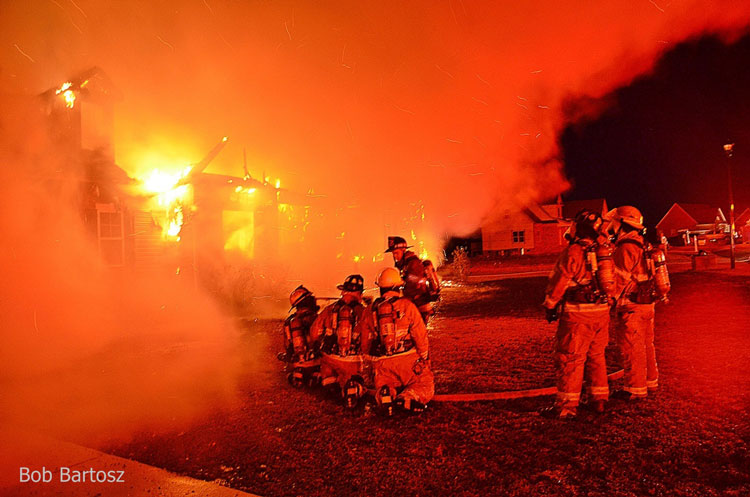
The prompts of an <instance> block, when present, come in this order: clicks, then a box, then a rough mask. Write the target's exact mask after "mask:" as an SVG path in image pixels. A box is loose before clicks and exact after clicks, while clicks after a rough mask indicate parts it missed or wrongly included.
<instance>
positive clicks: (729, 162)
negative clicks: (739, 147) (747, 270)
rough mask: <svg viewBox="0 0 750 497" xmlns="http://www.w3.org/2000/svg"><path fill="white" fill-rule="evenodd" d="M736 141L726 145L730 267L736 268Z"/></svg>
mask: <svg viewBox="0 0 750 497" xmlns="http://www.w3.org/2000/svg"><path fill="white" fill-rule="evenodd" d="M733 152H734V143H727V144H726V145H724V153H726V154H727V181H728V182H729V267H730V268H732V269H734V191H733V190H732V153H733Z"/></svg>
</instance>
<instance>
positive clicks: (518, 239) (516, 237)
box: [513, 230, 526, 243]
mask: <svg viewBox="0 0 750 497" xmlns="http://www.w3.org/2000/svg"><path fill="white" fill-rule="evenodd" d="M525 241H526V231H525V230H521V231H514V232H513V243H524V242H525Z"/></svg>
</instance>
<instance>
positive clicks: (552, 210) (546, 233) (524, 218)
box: [481, 199, 570, 255]
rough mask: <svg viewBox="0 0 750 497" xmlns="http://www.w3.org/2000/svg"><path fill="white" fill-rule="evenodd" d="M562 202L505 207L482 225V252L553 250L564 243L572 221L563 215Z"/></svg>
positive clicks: (506, 253)
mask: <svg viewBox="0 0 750 497" xmlns="http://www.w3.org/2000/svg"><path fill="white" fill-rule="evenodd" d="M562 212H563V206H562V203H561V202H560V201H559V199H558V203H557V204H550V205H544V206H540V205H537V204H530V205H528V206H526V207H524V208H523V209H519V210H515V211H514V210H511V209H506V210H504V211H502V212H500V213H496V214H495V216H494V217H491V218H490V219H489V220H488V221H487V222H485V223H484V224H483V225H482V228H481V234H482V252H483V253H484V254H491V255H510V254H521V255H523V254H526V253H529V254H550V253H556V252H559V251H560V250H561V249H562V247H563V246H564V245H565V243H566V241H565V237H564V235H565V232H566V231H567V230H568V228H570V221H569V220H566V219H564V218H563V217H562Z"/></svg>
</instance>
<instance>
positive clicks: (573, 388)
mask: <svg viewBox="0 0 750 497" xmlns="http://www.w3.org/2000/svg"><path fill="white" fill-rule="evenodd" d="M601 225H602V218H601V216H600V215H599V214H597V213H595V212H590V211H586V210H584V211H581V212H579V213H578V215H577V216H576V218H575V221H574V222H573V225H572V226H571V230H570V233H568V234H567V235H566V238H568V240H569V245H568V246H567V247H566V248H565V249H564V250H563V251H562V252H561V253H560V256H559V257H558V259H557V263H556V264H555V267H554V269H553V270H552V273H551V274H550V277H549V283H548V285H547V290H546V292H545V299H544V304H543V305H544V308H545V311H546V316H547V320H548V321H549V322H553V321H556V320H557V319H558V318H559V320H560V323H559V325H558V329H557V335H556V345H555V363H556V366H557V377H558V378H557V399H556V401H555V404H554V406H552V407H549V408H547V409H544V410H543V411H542V413H541V414H542V415H544V416H548V417H555V418H569V417H574V416H575V415H576V414H577V408H578V404H579V402H580V397H581V388H582V385H583V380H584V370H585V374H586V376H587V378H586V379H587V382H588V387H587V388H588V392H587V393H588V399H589V403H588V405H589V407H591V408H592V409H593V410H595V411H596V412H603V411H604V406H605V403H606V401H607V398H608V396H609V384H608V382H607V365H606V362H605V359H604V349H605V347H606V346H607V342H608V341H609V302H610V299H611V294H612V293H613V291H614V275H613V268H612V248H611V246H610V245H609V243H608V241H607V239H606V237H605V236H603V235H602V234H601V232H600V228H601Z"/></svg>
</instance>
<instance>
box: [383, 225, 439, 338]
mask: <svg viewBox="0 0 750 497" xmlns="http://www.w3.org/2000/svg"><path fill="white" fill-rule="evenodd" d="M409 248H411V246H410V245H407V244H406V240H404V239H403V238H401V237H400V236H389V237H388V249H387V250H386V252H390V253H391V254H392V255H393V262H394V264H395V266H396V267H397V268H398V270H399V271H400V273H401V278H402V279H403V280H404V287H403V292H404V297H406V298H407V299H409V300H411V301H412V302H414V305H416V306H417V309H419V313H420V314H421V316H422V320H423V321H424V324H425V325H426V324H427V322H428V321H429V320H430V317H431V316H432V315H433V314H435V309H434V306H433V304H432V303H433V302H435V301H437V300H438V298H439V295H440V280H439V279H438V277H437V273H436V272H435V268H434V267H433V265H432V262H430V261H422V260H420V259H419V257H417V254H415V253H414V252H412V251H411V250H407V249H409Z"/></svg>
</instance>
